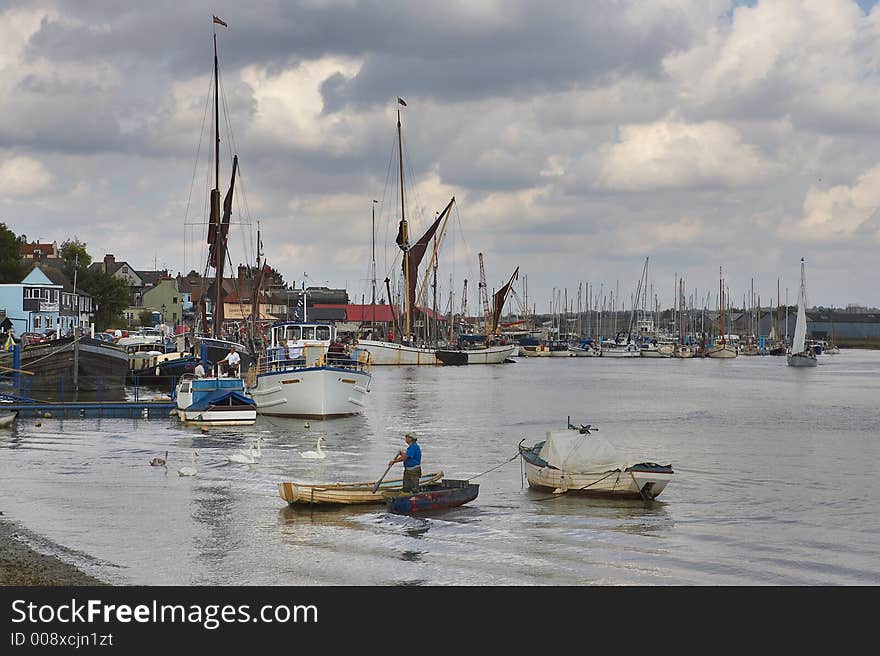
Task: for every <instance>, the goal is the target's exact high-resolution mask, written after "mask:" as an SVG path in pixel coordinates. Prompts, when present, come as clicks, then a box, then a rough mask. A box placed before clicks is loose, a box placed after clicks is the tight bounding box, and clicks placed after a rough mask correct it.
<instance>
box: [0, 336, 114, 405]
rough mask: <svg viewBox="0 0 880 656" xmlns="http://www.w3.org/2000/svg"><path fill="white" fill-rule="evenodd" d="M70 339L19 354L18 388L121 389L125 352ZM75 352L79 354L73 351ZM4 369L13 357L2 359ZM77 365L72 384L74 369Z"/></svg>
mask: <svg viewBox="0 0 880 656" xmlns="http://www.w3.org/2000/svg"><path fill="white" fill-rule="evenodd" d="M74 342H75V340H74V338H73V337H65V338H61V339H56V340H52V341H51V342H46V343H44V344H31V345H28V346H26V347H24V348H23V349H22V351H21V365H20V368H21V369H22V370H23V371H28V372H31V373H33V375H32V376H30V375H28V374H20V376H19V387H20V388H21V389H22V390H34V391H40V392H45V391H62V390H69V391H71V392H72V391H74V390H75V389H78V390H79V391H82V392H97V391H102V390H116V389H119V390H122V389H124V387H125V377H126V375H127V374H128V354H127V353H126V352H125V349H121V348H119V347H118V346H114V345H112V344H108V343H107V342H102V341H100V340H97V339H91V338H89V337H81V338H79V343H78V344H76V345H75V344H74ZM76 351H78V353H77V352H76ZM0 362H2V364H3V366H7V367H11V366H12V354H11V353H10V354H5V357H3V358H2V361H0ZM75 364H76V365H77V366H78V371H77V375H76V384H74V366H75Z"/></svg>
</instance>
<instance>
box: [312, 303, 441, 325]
mask: <svg viewBox="0 0 880 656" xmlns="http://www.w3.org/2000/svg"><path fill="white" fill-rule="evenodd" d="M373 307H374V306H373V305H369V304H365V305H360V304H353V303H348V304H345V303H315V305H314V308H315V309H323V308H328V309H329V308H333V309H343V310H345V316H346V319H347V320H348V321H362V322H363V321H373ZM375 308H376V321H377V322H381V323H392V322H393V321H394V314H393V313H392V311H391V306H390V305H388V304H387V303H384V304H382V303H377V304H376V305H375ZM419 312H420V313H422V314H424V315H426V316H428V317H430V318H431V319H435V318H436V319H439V320H440V321H444V320H445V319H446V316H445V315H443V314H440V313H439V312H438V313H437V314H436V315H435V314H434V311H433V310H431V308H426V307H420V308H419Z"/></svg>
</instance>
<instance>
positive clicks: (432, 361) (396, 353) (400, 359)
mask: <svg viewBox="0 0 880 656" xmlns="http://www.w3.org/2000/svg"><path fill="white" fill-rule="evenodd" d="M358 348H361V349H363V350H365V351H368V352H369V354H370V364H371V365H437V364H441V362H440V361H439V360H438V359H437V355H436V352H435V350H434V349H429V348H417V347H414V346H405V345H403V344H395V343H393V342H379V341H376V340H372V339H361V340H358Z"/></svg>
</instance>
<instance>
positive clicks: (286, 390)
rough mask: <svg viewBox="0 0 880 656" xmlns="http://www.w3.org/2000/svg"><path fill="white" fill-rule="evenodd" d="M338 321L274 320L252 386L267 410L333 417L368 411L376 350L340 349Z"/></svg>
mask: <svg viewBox="0 0 880 656" xmlns="http://www.w3.org/2000/svg"><path fill="white" fill-rule="evenodd" d="M333 344H336V345H338V346H340V347H341V344H340V343H339V342H338V341H337V340H336V326H335V325H334V324H332V323H323V322H298V321H285V322H280V323H276V324H274V325H273V326H272V328H271V332H270V336H269V347H268V348H267V351H266V353H265V355H263V356H261V357H260V358H259V359H258V362H257V367H256V370H255V373H254V374H253V376H252V379H253V384H252V385H251V386H249V388H248V392H249V393H250V395H251V397H252V398H253V399H254V401H255V402H256V405H257V412H259V413H260V414H262V415H274V416H280V417H302V418H307V419H330V418H333V417H347V416H350V415H356V414H359V413H360V412H362V411H363V408H364V405H365V399H366V395H367V393H368V392H369V391H370V382H371V380H372V375H371V374H370V371H369V366H370V353H369V352H367V351H366V350H365V349H362V348H360V344H358V345H357V347H356V348H353V349H351V351H345V350H343V349H341V348H340V349H339V350H338V351H337V350H335V349H336V347H334V346H332V345H333Z"/></svg>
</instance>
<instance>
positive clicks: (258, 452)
mask: <svg viewBox="0 0 880 656" xmlns="http://www.w3.org/2000/svg"><path fill="white" fill-rule="evenodd" d="M262 441H263V437H262V435H261V436H260V437H258V438H257V441H256V442H254V447H253V448H252V449H251V455H252V456H253V457H254V459H255V460H259V459H260V458H262V457H263V449H262V447H261V446H260V442H262Z"/></svg>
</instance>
